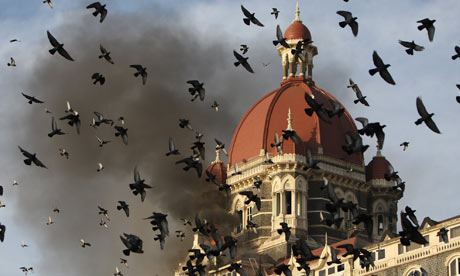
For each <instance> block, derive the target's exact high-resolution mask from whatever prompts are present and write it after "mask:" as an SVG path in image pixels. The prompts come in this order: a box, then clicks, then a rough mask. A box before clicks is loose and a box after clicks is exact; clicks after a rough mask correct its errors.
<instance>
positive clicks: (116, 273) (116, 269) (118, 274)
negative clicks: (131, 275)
mask: <svg viewBox="0 0 460 276" xmlns="http://www.w3.org/2000/svg"><path fill="white" fill-rule="evenodd" d="M113 276H123V274H122V273H121V272H120V270H119V269H118V266H116V267H115V273H114V274H113Z"/></svg>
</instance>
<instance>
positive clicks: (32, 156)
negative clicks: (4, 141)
mask: <svg viewBox="0 0 460 276" xmlns="http://www.w3.org/2000/svg"><path fill="white" fill-rule="evenodd" d="M18 148H19V150H20V151H21V153H22V155H24V156H25V157H26V158H27V159H25V160H24V163H25V164H26V165H28V166H30V165H31V164H32V162H33V163H34V164H35V165H36V166H38V167H42V168H45V169H47V167H46V166H45V165H44V164H43V163H42V162H41V161H40V160H38V158H37V156H36V155H37V154H36V153H34V154H32V153H30V152H28V151H26V150H24V149H22V148H21V147H20V146H18Z"/></svg>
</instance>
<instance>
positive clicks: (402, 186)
mask: <svg viewBox="0 0 460 276" xmlns="http://www.w3.org/2000/svg"><path fill="white" fill-rule="evenodd" d="M398 188H400V189H401V191H402V192H404V190H405V189H406V182H404V181H402V180H401V178H399V177H398V178H396V185H395V186H393V187H392V189H393V190H397V189H398Z"/></svg>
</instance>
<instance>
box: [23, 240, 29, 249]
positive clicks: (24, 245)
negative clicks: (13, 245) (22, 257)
mask: <svg viewBox="0 0 460 276" xmlns="http://www.w3.org/2000/svg"><path fill="white" fill-rule="evenodd" d="M21 247H22V248H24V247H29V246H28V245H27V244H25V243H24V240H22V241H21Z"/></svg>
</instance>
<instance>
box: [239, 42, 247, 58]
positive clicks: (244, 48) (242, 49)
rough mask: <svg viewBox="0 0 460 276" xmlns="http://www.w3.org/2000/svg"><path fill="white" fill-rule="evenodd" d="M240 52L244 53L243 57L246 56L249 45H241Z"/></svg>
mask: <svg viewBox="0 0 460 276" xmlns="http://www.w3.org/2000/svg"><path fill="white" fill-rule="evenodd" d="M240 51H241V52H242V54H243V55H244V54H246V53H247V52H248V51H249V47H248V45H246V44H241V45H240Z"/></svg>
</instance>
